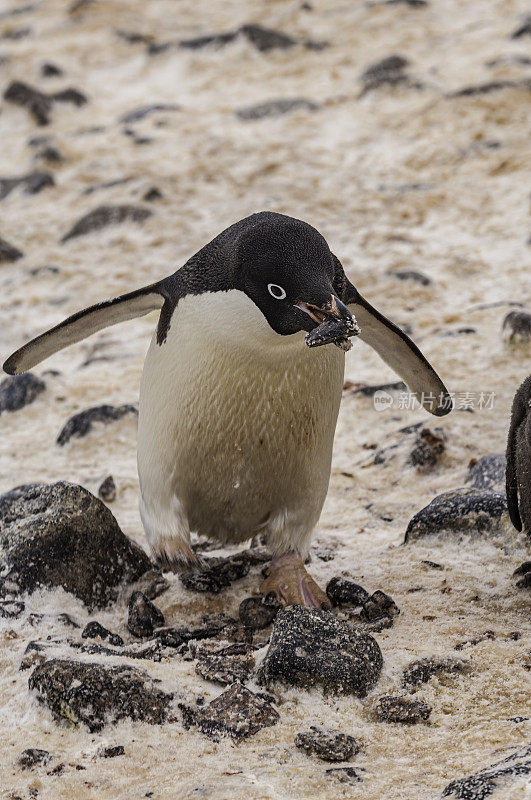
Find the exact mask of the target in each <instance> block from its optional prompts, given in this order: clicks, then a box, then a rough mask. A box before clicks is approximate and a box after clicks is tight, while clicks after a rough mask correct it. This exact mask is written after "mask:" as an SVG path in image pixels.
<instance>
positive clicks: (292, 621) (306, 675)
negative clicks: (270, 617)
mask: <svg viewBox="0 0 531 800" xmlns="http://www.w3.org/2000/svg"><path fill="white" fill-rule="evenodd" d="M382 664H383V659H382V654H381V652H380V648H379V647H378V644H377V643H376V641H375V640H374V639H373V638H372V637H371V636H368V635H367V634H365V633H361V632H359V631H358V630H356V629H353V628H351V627H349V626H348V625H346V624H345V623H344V622H341V621H340V620H337V619H335V618H334V617H333V616H332V615H331V614H330V613H329V612H327V611H321V610H319V609H313V608H312V609H310V608H304V607H303V606H297V605H294V606H288V608H285V609H284V610H283V611H281V612H279V614H277V617H276V619H275V622H274V626H273V633H272V635H271V644H270V645H269V649H268V651H267V654H266V656H265V659H264V660H263V662H262V665H261V667H260V669H259V671H258V678H259V682H260V683H262V684H265V685H266V686H267V687H269V686H270V685H271V684H272V683H274V682H276V681H281V682H283V683H285V684H287V685H291V686H302V687H304V688H311V687H313V686H319V687H320V688H321V689H322V690H323V691H324V692H326V693H328V692H333V693H348V694H355V695H357V696H359V697H364V696H365V695H366V694H367V692H368V691H369V689H371V688H372V686H374V684H375V683H376V681H377V679H378V675H379V674H380V670H381V668H382Z"/></svg>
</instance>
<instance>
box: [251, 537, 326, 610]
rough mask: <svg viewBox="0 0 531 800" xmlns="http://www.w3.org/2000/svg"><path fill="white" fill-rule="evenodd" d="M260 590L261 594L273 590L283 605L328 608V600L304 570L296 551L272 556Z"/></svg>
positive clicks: (266, 593)
mask: <svg viewBox="0 0 531 800" xmlns="http://www.w3.org/2000/svg"><path fill="white" fill-rule="evenodd" d="M260 591H261V592H262V594H263V595H268V594H269V593H270V592H274V593H275V595H276V596H277V598H278V600H279V602H280V603H282V605H283V606H289V605H300V606H307V607H308V608H323V609H330V600H329V599H328V597H327V596H326V594H325V593H324V592H323V590H322V589H320V588H319V586H318V585H317V584H316V582H315V581H314V579H313V578H312V576H311V575H310V574H309V573H308V572H307V571H306V569H305V567H304V564H303V563H302V559H301V557H300V556H299V555H298V553H295V552H293V551H291V552H289V553H285V554H284V555H281V556H275V557H274V558H273V560H272V561H271V565H270V567H269V574H268V576H267V578H265V579H264V580H263V581H262V583H261V584H260Z"/></svg>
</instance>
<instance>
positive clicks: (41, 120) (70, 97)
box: [4, 81, 87, 125]
mask: <svg viewBox="0 0 531 800" xmlns="http://www.w3.org/2000/svg"><path fill="white" fill-rule="evenodd" d="M4 100H7V101H8V102H10V103H14V104H15V105H17V106H21V107H22V108H26V109H27V110H28V112H29V113H30V115H31V116H32V117H33V119H34V120H35V122H36V123H37V124H38V125H48V124H49V123H50V112H51V110H52V107H53V105H54V103H56V102H62V103H72V104H73V105H75V106H82V105H85V103H86V102H87V98H86V97H85V95H84V94H83V93H82V92H80V91H78V90H77V89H63V90H62V91H60V92H53V93H52V94H45V93H44V92H41V91H39V89H35V88H34V87H33V86H29V84H27V83H24V82H23V81H13V82H12V83H10V84H9V86H8V87H7V89H6V90H5V92H4Z"/></svg>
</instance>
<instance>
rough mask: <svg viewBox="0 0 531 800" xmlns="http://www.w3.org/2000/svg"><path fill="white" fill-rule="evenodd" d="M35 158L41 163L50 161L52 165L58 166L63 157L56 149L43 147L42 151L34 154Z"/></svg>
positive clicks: (49, 146) (50, 146)
mask: <svg viewBox="0 0 531 800" xmlns="http://www.w3.org/2000/svg"><path fill="white" fill-rule="evenodd" d="M35 158H36V159H41V160H42V161H50V162H51V163H53V164H60V163H61V162H62V161H63V156H62V155H61V153H60V152H59V150H58V149H57V147H53V146H52V145H48V146H47V147H43V148H42V150H39V151H38V152H37V153H35Z"/></svg>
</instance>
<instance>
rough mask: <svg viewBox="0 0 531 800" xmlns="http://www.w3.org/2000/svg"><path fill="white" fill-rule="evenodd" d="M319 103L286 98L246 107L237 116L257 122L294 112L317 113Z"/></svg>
mask: <svg viewBox="0 0 531 800" xmlns="http://www.w3.org/2000/svg"><path fill="white" fill-rule="evenodd" d="M318 108H319V106H318V104H317V103H314V102H312V101H311V100H307V99H306V98H304V97H285V98H282V99H279V100H268V101H267V103H257V104H256V105H251V106H245V108H240V109H238V110H237V111H236V116H237V117H238V118H239V119H243V120H246V121H247V120H257V119H264V118H265V117H280V116H283V115H284V114H289V113H291V112H292V111H300V110H303V111H317V110H318Z"/></svg>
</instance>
